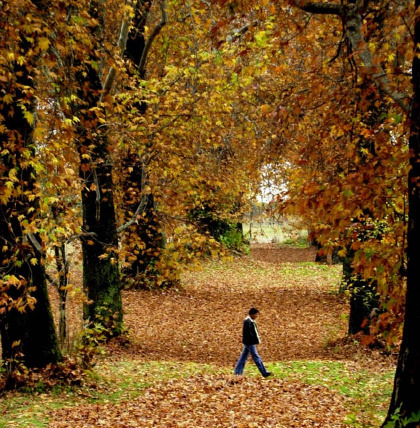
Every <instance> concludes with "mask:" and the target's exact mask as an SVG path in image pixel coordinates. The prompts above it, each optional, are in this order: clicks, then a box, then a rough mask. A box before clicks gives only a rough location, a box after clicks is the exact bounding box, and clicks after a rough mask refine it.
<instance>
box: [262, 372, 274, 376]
mask: <svg viewBox="0 0 420 428" xmlns="http://www.w3.org/2000/svg"><path fill="white" fill-rule="evenodd" d="M263 376H264V377H268V376H273V373H271V372H267V373H266V374H265V375H263Z"/></svg>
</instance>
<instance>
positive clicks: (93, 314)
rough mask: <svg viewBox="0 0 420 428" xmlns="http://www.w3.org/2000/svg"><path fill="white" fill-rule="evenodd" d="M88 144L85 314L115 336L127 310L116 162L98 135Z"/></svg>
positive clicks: (83, 172)
mask: <svg viewBox="0 0 420 428" xmlns="http://www.w3.org/2000/svg"><path fill="white" fill-rule="evenodd" d="M104 138H106V137H104ZM105 141H106V140H105ZM87 146H90V159H89V162H90V165H89V166H88V167H86V168H83V166H84V165H86V163H85V158H84V157H83V153H82V156H81V161H82V168H81V176H82V178H83V182H84V187H83V190H82V205H83V229H84V231H85V232H87V235H86V236H85V237H84V238H83V240H82V251H83V285H84V289H85V291H86V294H87V297H88V299H89V303H88V304H86V305H85V309H84V315H85V318H86V319H88V320H89V321H90V322H96V323H99V324H101V325H102V326H103V327H105V328H106V329H107V330H108V333H109V335H110V336H115V335H118V334H120V333H121V330H122V320H123V311H122V301H121V291H120V273H119V266H118V252H117V250H118V235H117V225H116V218H115V208H114V198H113V182H112V165H111V161H110V158H109V153H108V148H107V144H106V143H105V142H100V141H98V139H96V140H95V142H94V145H93V148H92V145H89V144H87V141H86V140H85V141H84V146H83V147H82V152H83V149H84V148H86V147H87Z"/></svg>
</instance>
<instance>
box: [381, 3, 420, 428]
mask: <svg viewBox="0 0 420 428" xmlns="http://www.w3.org/2000/svg"><path fill="white" fill-rule="evenodd" d="M419 7H420V0H416V1H415V8H416V17H415V28H414V50H415V55H414V59H413V71H412V73H413V78H412V81H413V99H412V104H411V129H410V138H409V148H410V156H411V157H410V165H411V169H410V172H409V175H408V203H409V209H408V231H407V294H406V304H405V319H404V330H403V338H402V343H401V349H400V354H399V359H398V365H397V370H396V373H395V379H394V390H393V393H392V399H391V404H390V407H389V411H388V416H387V418H386V420H385V422H384V424H383V427H386V426H387V423H388V422H390V421H392V418H393V416H395V418H396V419H397V423H396V424H395V425H389V426H395V427H401V426H404V427H409V428H415V427H418V426H419V422H420V340H419V331H420V310H419V308H420V287H419V281H420V136H419V131H420V58H419V55H420V17H419V15H418V8H419ZM403 417H404V418H413V419H414V420H413V421H411V422H409V423H408V424H405V425H402V423H401V418H403Z"/></svg>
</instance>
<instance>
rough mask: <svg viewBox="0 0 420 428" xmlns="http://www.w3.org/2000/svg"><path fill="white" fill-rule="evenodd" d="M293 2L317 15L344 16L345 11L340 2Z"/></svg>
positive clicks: (295, 0) (302, 0) (304, 0)
mask: <svg viewBox="0 0 420 428" xmlns="http://www.w3.org/2000/svg"><path fill="white" fill-rule="evenodd" d="M292 3H293V4H295V6H297V7H298V8H299V9H301V10H303V11H305V12H309V13H313V14H317V15H338V16H343V12H344V8H343V5H342V4H338V3H318V2H313V1H306V0H294V1H292Z"/></svg>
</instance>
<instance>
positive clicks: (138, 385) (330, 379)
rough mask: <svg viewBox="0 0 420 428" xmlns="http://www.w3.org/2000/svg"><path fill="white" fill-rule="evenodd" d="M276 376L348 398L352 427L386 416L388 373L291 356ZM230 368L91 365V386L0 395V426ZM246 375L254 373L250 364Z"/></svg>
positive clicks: (42, 423)
mask: <svg viewBox="0 0 420 428" xmlns="http://www.w3.org/2000/svg"><path fill="white" fill-rule="evenodd" d="M268 366H269V368H270V370H272V371H273V373H274V374H275V377H276V378H281V379H285V380H287V381H290V382H302V383H306V384H312V385H320V386H323V387H326V388H328V389H329V390H330V391H331V392H333V393H335V394H340V395H342V396H344V397H346V398H348V400H349V401H348V403H349V404H348V406H349V415H348V423H349V424H350V425H351V426H354V427H358V428H359V427H360V428H361V427H372V426H378V425H379V424H380V422H381V421H382V420H383V419H384V417H385V412H386V408H384V406H383V405H384V403H388V402H389V397H390V394H391V392H392V378H393V372H380V373H372V372H370V371H367V370H364V369H357V368H356V367H355V365H354V364H350V363H346V362H344V361H290V362H273V363H269V364H268ZM230 373H231V369H230V368H223V367H218V366H212V365H205V364H196V363H180V362H159V361H152V362H145V363H139V362H137V361H121V362H117V363H112V364H110V363H104V364H102V365H99V366H98V367H97V368H96V372H95V377H96V379H97V380H96V386H95V388H92V387H91V388H89V387H83V388H81V389H67V388H64V389H62V390H61V391H56V392H55V393H54V394H52V393H37V394H19V393H13V394H9V395H7V396H6V397H5V398H2V399H1V414H0V427H5V428H9V427H16V428H20V427H46V426H47V425H48V418H47V417H46V416H45V414H46V413H47V412H51V411H54V409H57V408H60V407H64V406H76V405H80V404H83V403H92V402H95V403H118V402H120V401H125V400H129V399H132V398H135V397H137V396H139V395H141V394H142V393H143V391H144V390H145V388H147V387H148V386H150V385H153V384H155V383H156V382H165V381H169V380H171V379H181V378H186V377H189V376H196V375H199V374H230ZM245 374H246V375H247V376H251V377H253V376H255V377H259V376H260V375H259V373H258V372H257V369H256V367H255V366H254V365H253V364H248V365H247V366H246V371H245Z"/></svg>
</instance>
